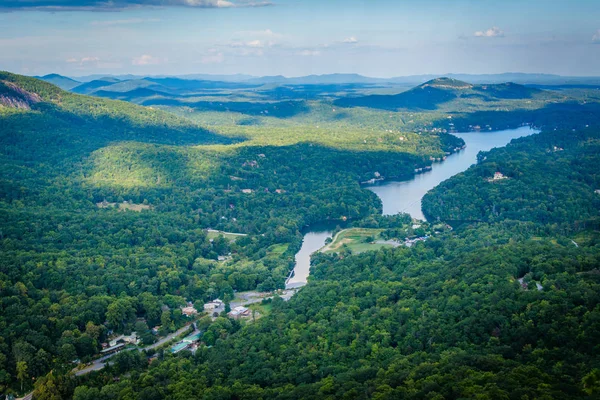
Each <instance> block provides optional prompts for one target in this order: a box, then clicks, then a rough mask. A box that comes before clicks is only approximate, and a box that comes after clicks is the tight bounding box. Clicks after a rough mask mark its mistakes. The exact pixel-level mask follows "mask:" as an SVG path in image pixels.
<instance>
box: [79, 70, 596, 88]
mask: <svg viewBox="0 0 600 400" xmlns="http://www.w3.org/2000/svg"><path fill="white" fill-rule="evenodd" d="M439 77H448V78H452V79H456V80H459V81H465V82H468V83H471V84H483V83H487V84H493V83H504V82H514V83H519V84H522V85H584V84H588V85H600V76H597V77H593V76H592V77H581V76H561V75H552V74H536V73H521V72H507V73H500V74H457V73H448V74H428V75H408V76H396V77H389V78H374V77H368V76H364V75H360V74H355V73H335V74H323V75H308V76H298V77H286V76H283V75H273V76H252V75H246V74H232V75H223V74H217V75H211V74H185V75H151V76H148V75H114V76H112V78H115V79H118V80H122V81H124V80H133V79H144V78H158V79H159V78H178V79H186V80H204V81H218V82H238V83H250V84H279V85H310V84H342V83H355V84H384V83H385V84H401V85H419V84H421V83H424V82H427V81H430V80H432V79H436V78H439ZM73 78H74V79H75V80H76V81H79V82H90V81H94V80H104V79H105V78H106V76H103V75H89V76H81V77H73ZM67 79H69V78H67Z"/></svg>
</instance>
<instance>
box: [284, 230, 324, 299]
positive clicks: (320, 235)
mask: <svg viewBox="0 0 600 400" xmlns="http://www.w3.org/2000/svg"><path fill="white" fill-rule="evenodd" d="M331 232H332V231H331V230H327V229H325V228H323V227H320V228H319V229H318V230H317V231H310V232H308V233H306V234H305V235H304V239H303V241H302V247H301V248H300V250H299V251H298V252H297V253H296V266H295V267H294V276H293V277H292V278H290V279H289V280H288V281H287V282H286V284H285V287H286V289H291V288H295V287H300V286H304V285H306V278H308V274H309V272H310V255H311V254H312V253H314V252H315V251H317V250H319V249H320V248H321V247H323V246H325V239H327V238H328V237H331Z"/></svg>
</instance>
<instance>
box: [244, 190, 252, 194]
mask: <svg viewBox="0 0 600 400" xmlns="http://www.w3.org/2000/svg"><path fill="white" fill-rule="evenodd" d="M242 193H246V194H250V193H252V189H242Z"/></svg>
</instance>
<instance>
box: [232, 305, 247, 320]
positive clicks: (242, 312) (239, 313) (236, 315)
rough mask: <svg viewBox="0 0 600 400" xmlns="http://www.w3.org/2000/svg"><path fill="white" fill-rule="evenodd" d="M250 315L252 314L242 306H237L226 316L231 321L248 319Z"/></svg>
mask: <svg viewBox="0 0 600 400" xmlns="http://www.w3.org/2000/svg"><path fill="white" fill-rule="evenodd" d="M251 314H252V313H251V311H250V310H249V309H248V308H246V307H242V306H237V307H236V308H234V309H233V310H231V311H230V312H229V314H227V315H228V316H230V317H231V318H233V319H240V318H248V317H250V315H251Z"/></svg>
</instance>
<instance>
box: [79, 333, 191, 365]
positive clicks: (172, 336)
mask: <svg viewBox="0 0 600 400" xmlns="http://www.w3.org/2000/svg"><path fill="white" fill-rule="evenodd" d="M189 329H190V325H186V326H184V327H183V328H180V329H178V330H176V331H175V332H173V333H170V334H168V335H167V336H165V337H164V338H162V339H160V340H159V341H158V342H156V343H153V344H151V345H150V346H146V347H143V348H138V351H143V350H151V349H155V348H157V347H159V346H162V345H163V344H165V343H167V342H168V341H170V340H172V339H175V338H176V337H177V336H180V335H183V334H184V333H185V332H186V331H187V330H189ZM127 350H134V349H126V350H124V351H127ZM117 354H119V352H117V353H113V354H109V355H107V356H104V357H100V358H99V359H97V360H94V361H92V363H91V364H90V365H88V366H87V367H85V368H83V369H79V370H78V369H74V370H73V372H74V373H75V375H76V376H81V375H85V374H89V373H90V372H92V371H99V370H101V369H102V368H104V367H105V366H106V363H107V362H108V361H107V360H108V359H109V358H111V357H114V356H115V355H117Z"/></svg>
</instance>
